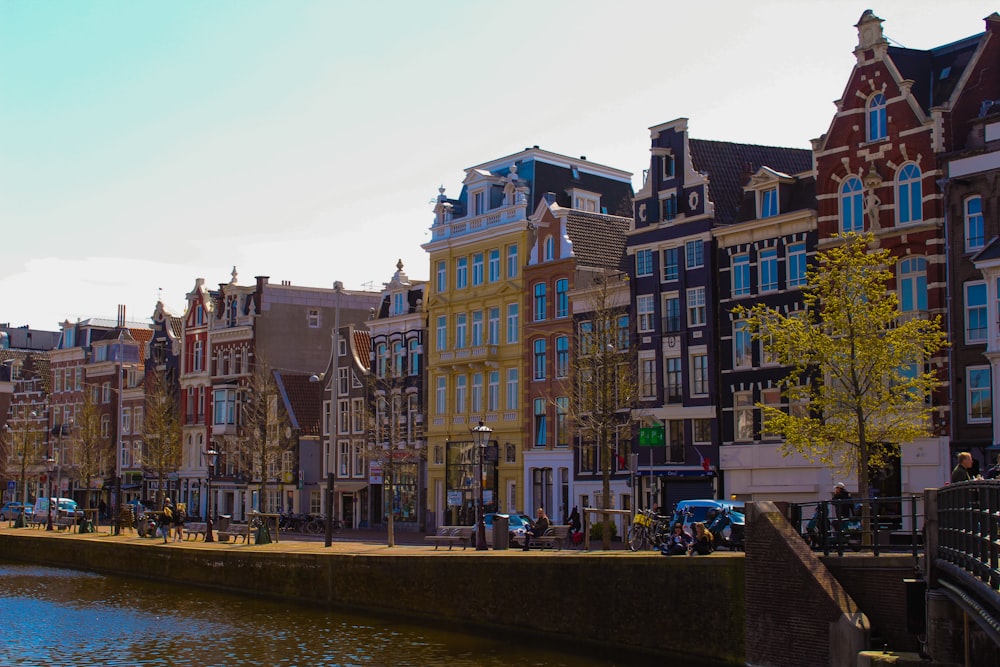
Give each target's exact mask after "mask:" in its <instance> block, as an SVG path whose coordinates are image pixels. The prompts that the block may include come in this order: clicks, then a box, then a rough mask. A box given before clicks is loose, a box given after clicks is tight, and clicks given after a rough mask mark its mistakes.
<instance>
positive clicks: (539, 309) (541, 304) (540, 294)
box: [535, 283, 546, 322]
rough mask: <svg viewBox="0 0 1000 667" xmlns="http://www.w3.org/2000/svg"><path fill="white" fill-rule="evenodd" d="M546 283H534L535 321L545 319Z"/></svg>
mask: <svg viewBox="0 0 1000 667" xmlns="http://www.w3.org/2000/svg"><path fill="white" fill-rule="evenodd" d="M545 291H546V285H545V283H537V284H536V285H535V321H536V322H540V321H542V320H544V319H545V305H546V303H545V302H546V294H545Z"/></svg>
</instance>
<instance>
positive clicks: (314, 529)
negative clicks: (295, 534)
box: [305, 519, 325, 535]
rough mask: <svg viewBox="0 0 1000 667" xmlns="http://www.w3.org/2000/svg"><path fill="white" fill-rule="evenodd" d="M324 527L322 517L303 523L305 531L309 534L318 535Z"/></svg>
mask: <svg viewBox="0 0 1000 667" xmlns="http://www.w3.org/2000/svg"><path fill="white" fill-rule="evenodd" d="M324 528H325V526H324V525H323V521H322V519H313V520H312V521H310V522H309V523H307V524H306V525H305V532H306V533H309V534H310V535H319V534H320V533H322V532H323V529H324Z"/></svg>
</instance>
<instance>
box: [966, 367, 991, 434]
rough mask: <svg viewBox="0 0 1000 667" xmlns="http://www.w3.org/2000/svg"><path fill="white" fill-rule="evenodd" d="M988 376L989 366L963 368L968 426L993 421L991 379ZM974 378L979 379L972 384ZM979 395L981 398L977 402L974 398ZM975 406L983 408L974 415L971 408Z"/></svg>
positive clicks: (989, 374)
mask: <svg viewBox="0 0 1000 667" xmlns="http://www.w3.org/2000/svg"><path fill="white" fill-rule="evenodd" d="M984 373H985V378H984V377H983V374H984ZM990 376H991V373H990V367H989V365H982V366H967V367H966V368H965V387H966V389H965V418H966V421H967V422H968V423H970V424H984V423H986V424H988V423H990V422H992V421H993V379H992V378H991V377H990ZM974 377H975V378H978V379H979V381H978V382H977V383H976V384H973V378H974ZM984 379H985V382H983V380H984ZM980 394H982V395H983V398H982V399H979V400H977V398H976V397H977V395H980ZM977 405H980V406H985V407H984V408H983V409H982V410H980V411H977V412H976V413H975V414H974V413H973V408H974V407H975V406H977Z"/></svg>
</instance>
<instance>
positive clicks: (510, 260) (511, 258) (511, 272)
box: [507, 243, 518, 278]
mask: <svg viewBox="0 0 1000 667" xmlns="http://www.w3.org/2000/svg"><path fill="white" fill-rule="evenodd" d="M517 268H518V266H517V244H516V243H514V244H511V245H509V246H507V277H508V278H517Z"/></svg>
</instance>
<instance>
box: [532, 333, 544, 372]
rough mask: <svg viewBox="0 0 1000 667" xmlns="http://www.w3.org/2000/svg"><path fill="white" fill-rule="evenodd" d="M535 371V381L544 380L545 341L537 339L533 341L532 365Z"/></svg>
mask: <svg viewBox="0 0 1000 667" xmlns="http://www.w3.org/2000/svg"><path fill="white" fill-rule="evenodd" d="M533 367H534V369H535V376H534V377H535V379H536V380H544V379H545V339H544V338H539V339H537V340H535V351H534V365H533Z"/></svg>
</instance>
